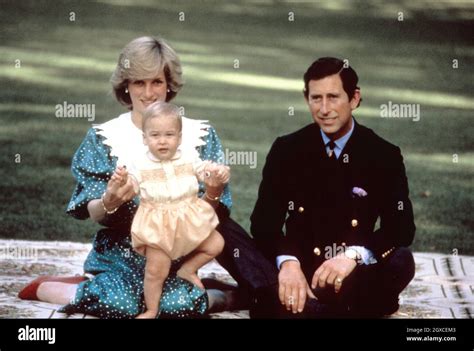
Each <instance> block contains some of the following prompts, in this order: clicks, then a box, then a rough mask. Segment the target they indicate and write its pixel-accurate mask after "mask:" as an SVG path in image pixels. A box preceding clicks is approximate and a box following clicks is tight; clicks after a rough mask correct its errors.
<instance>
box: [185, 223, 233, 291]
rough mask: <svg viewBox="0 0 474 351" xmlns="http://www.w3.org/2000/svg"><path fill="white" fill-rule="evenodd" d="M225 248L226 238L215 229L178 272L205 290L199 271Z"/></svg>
mask: <svg viewBox="0 0 474 351" xmlns="http://www.w3.org/2000/svg"><path fill="white" fill-rule="evenodd" d="M223 248H224V238H223V237H222V235H220V234H219V232H218V231H217V230H214V231H213V232H212V233H211V235H209V237H208V238H207V239H206V240H204V241H203V242H202V244H201V245H199V246H198V247H197V249H196V250H195V251H194V252H193V253H192V254H191V256H190V257H189V258H188V259H187V260H186V262H184V263H183V265H182V266H181V268H180V269H179V270H178V272H177V273H176V274H177V275H178V276H179V277H181V278H183V279H186V280H188V281H190V282H191V283H193V284H194V285H196V286H198V287H199V288H201V289H202V290H204V285H203V284H202V282H201V280H200V279H199V277H198V275H197V271H198V269H199V268H201V267H202V266H204V265H205V264H206V263H208V262H210V261H211V260H212V259H213V258H214V257H216V256H217V255H219V254H220V253H221V252H222V249H223Z"/></svg>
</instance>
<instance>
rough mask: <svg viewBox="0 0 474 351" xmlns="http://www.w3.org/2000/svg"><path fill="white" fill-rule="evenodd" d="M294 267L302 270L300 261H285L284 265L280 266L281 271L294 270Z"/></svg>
mask: <svg viewBox="0 0 474 351" xmlns="http://www.w3.org/2000/svg"><path fill="white" fill-rule="evenodd" d="M293 267H297V268H300V267H301V264H300V261H298V260H293V259H288V260H285V261H283V262H282V264H281V265H280V269H283V268H293Z"/></svg>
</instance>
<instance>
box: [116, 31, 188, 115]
mask: <svg viewBox="0 0 474 351" xmlns="http://www.w3.org/2000/svg"><path fill="white" fill-rule="evenodd" d="M162 70H164V73H165V78H166V83H167V85H168V89H169V92H168V93H167V94H166V101H170V100H171V99H173V98H174V97H175V96H176V94H177V93H178V92H179V91H180V90H181V88H182V87H183V84H184V81H183V77H182V69H181V62H180V61H179V57H178V55H177V54H176V52H175V51H174V50H173V49H172V48H171V46H169V45H168V43H166V41H164V40H163V39H161V38H153V37H140V38H136V39H134V40H132V41H131V42H130V43H128V44H127V45H126V46H125V47H124V48H123V50H122V52H121V53H120V56H119V59H118V63H117V66H116V67H115V70H114V73H112V77H111V78H110V82H111V83H112V88H113V92H114V94H115V97H116V98H117V100H118V102H120V103H121V104H122V105H124V106H126V107H127V108H128V109H129V110H131V109H132V100H131V99H130V95H129V94H128V93H126V92H125V88H127V86H128V83H129V82H131V81H135V80H141V79H153V78H156V77H157V76H158V75H159V74H160V72H161V71H162Z"/></svg>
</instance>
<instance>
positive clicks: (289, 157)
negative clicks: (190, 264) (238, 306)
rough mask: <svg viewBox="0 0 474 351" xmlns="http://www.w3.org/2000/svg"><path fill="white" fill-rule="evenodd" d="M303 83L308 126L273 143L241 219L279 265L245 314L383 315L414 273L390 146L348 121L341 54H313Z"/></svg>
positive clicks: (352, 82) (354, 93) (397, 156)
mask: <svg viewBox="0 0 474 351" xmlns="http://www.w3.org/2000/svg"><path fill="white" fill-rule="evenodd" d="M304 83H305V89H304V97H305V99H306V102H307V104H308V107H309V110H310V112H311V114H312V117H313V120H314V123H312V124H310V125H308V126H306V127H304V128H303V129H300V130H298V131H296V132H294V133H292V134H289V135H286V136H283V137H279V138H277V139H276V141H275V142H274V144H273V146H272V148H271V150H270V152H269V154H268V156H267V160H266V164H265V167H264V169H263V178H262V182H261V184H260V189H259V194H258V200H257V203H256V205H255V209H254V211H253V213H252V217H251V232H252V234H253V236H254V238H255V240H256V242H257V245H258V247H259V249H260V250H261V251H262V252H263V253H264V254H265V256H267V258H269V259H270V260H271V261H272V262H275V264H276V265H277V267H278V269H279V273H278V284H276V285H275V286H267V287H265V288H262V289H259V291H258V292H257V294H256V299H255V300H256V305H255V306H254V307H253V309H252V315H253V316H254V317H289V316H291V314H290V312H293V313H294V314H295V315H298V316H304V317H380V316H383V315H388V314H391V313H393V312H395V311H396V310H397V309H398V307H399V305H398V296H399V294H400V292H401V291H402V290H403V289H404V288H405V287H406V285H407V284H408V283H409V282H410V280H411V279H412V278H413V276H414V260H413V256H412V254H411V252H410V251H409V250H408V249H407V247H408V246H409V245H410V244H411V243H412V241H413V237H414V234H415V224H414V220H413V210H412V205H411V202H410V200H409V197H408V183H407V178H406V175H405V167H404V165H403V158H402V155H401V153H400V149H399V148H398V147H397V146H395V145H392V144H390V143H389V142H387V141H385V140H384V139H382V138H380V137H379V136H377V135H376V134H375V133H374V132H373V131H372V130H371V129H368V128H366V127H364V126H362V125H360V124H358V123H357V122H356V121H355V119H354V117H353V116H352V111H353V110H355V109H356V108H357V107H358V106H359V104H360V101H361V92H360V89H359V87H358V86H357V84H358V77H357V74H356V72H355V71H354V70H353V69H352V67H350V66H348V65H346V64H345V63H344V62H343V61H342V60H339V59H336V58H331V57H325V58H320V59H318V60H317V61H315V62H314V63H313V64H312V65H311V66H310V67H309V68H308V70H307V71H306V73H305V75H304ZM377 219H380V228H379V229H377V230H374V229H375V224H376V222H377ZM283 226H285V230H283Z"/></svg>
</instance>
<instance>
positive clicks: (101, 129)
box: [93, 112, 210, 165]
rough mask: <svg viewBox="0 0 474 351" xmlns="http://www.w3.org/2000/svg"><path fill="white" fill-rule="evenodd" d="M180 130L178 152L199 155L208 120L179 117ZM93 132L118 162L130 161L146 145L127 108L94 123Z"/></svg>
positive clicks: (203, 142)
mask: <svg viewBox="0 0 474 351" xmlns="http://www.w3.org/2000/svg"><path fill="white" fill-rule="evenodd" d="M182 121H183V130H182V138H181V140H182V141H181V145H180V147H179V149H180V150H181V156H184V157H186V158H188V157H189V158H191V159H195V158H197V157H199V153H198V151H197V147H199V146H202V145H205V144H206V142H205V141H204V140H203V139H204V137H205V136H207V135H208V134H209V132H208V128H209V127H210V126H209V124H208V121H204V120H197V119H190V118H186V117H182ZM93 128H95V130H96V133H97V134H99V135H101V136H103V137H104V141H103V143H104V144H105V145H107V146H110V155H111V156H116V157H117V158H118V160H117V164H119V165H131V164H132V163H133V162H132V161H133V160H134V159H135V158H136V157H138V156H139V155H144V154H145V153H146V152H147V151H148V148H147V147H146V146H145V145H144V144H143V133H142V131H141V129H139V128H138V127H137V126H136V125H135V124H134V123H133V121H132V113H131V112H126V113H123V114H121V115H120V116H118V117H117V118H114V119H111V120H110V121H107V122H105V123H101V124H95V125H93Z"/></svg>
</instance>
